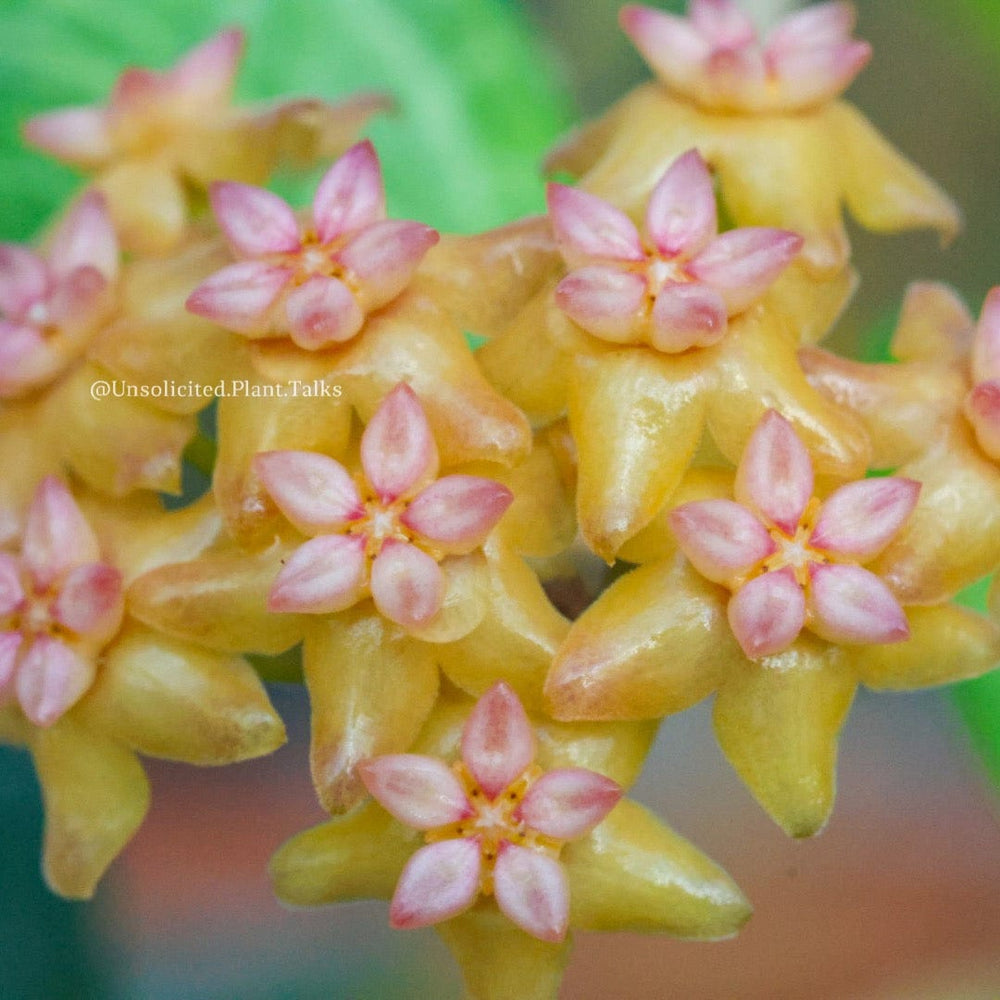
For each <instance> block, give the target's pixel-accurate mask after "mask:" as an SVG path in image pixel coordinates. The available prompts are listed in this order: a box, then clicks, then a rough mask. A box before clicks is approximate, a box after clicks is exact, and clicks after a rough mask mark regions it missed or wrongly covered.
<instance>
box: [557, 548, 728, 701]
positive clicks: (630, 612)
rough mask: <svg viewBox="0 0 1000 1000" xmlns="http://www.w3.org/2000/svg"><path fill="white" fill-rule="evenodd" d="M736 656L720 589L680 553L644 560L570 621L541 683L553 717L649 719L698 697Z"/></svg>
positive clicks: (700, 697) (709, 688)
mask: <svg viewBox="0 0 1000 1000" xmlns="http://www.w3.org/2000/svg"><path fill="white" fill-rule="evenodd" d="M742 659H743V654H742V652H741V651H740V649H739V646H738V645H737V643H736V640H735V639H734V638H733V635H732V630H731V629H730V628H729V623H728V621H727V619H726V594H725V591H724V590H723V589H722V588H721V587H717V586H715V585H714V584H711V583H709V582H708V581H707V580H705V579H704V578H703V577H702V576H700V575H699V574H697V573H696V572H695V571H694V570H693V569H692V568H691V566H690V565H689V564H688V563H687V562H686V560H684V559H683V558H681V557H677V558H676V559H674V560H669V561H666V560H665V561H663V562H656V563H648V564H647V565H645V566H642V567H640V568H639V569H637V570H634V571H633V572H631V573H629V574H627V575H626V576H623V577H622V578H621V579H619V580H617V581H616V582H615V583H614V584H613V585H612V586H611V587H609V588H608V589H607V590H606V591H605V592H604V593H603V594H602V595H601V597H600V598H599V599H598V600H597V601H596V602H595V603H594V604H592V605H591V606H590V607H589V608H588V609H587V610H586V611H585V612H584V613H583V614H582V615H581V616H580V617H579V618H578V619H577V620H576V622H574V624H573V627H572V628H571V629H570V633H569V635H568V636H567V638H566V641H565V642H564V643H563V645H562V647H561V648H560V650H559V652H558V653H557V655H556V658H555V661H554V663H553V665H552V670H551V672H550V674H549V676H548V679H547V680H546V682H545V694H546V697H547V698H548V701H549V704H550V705H551V707H552V713H553V715H554V716H555V717H556V718H559V719H652V718H659V717H660V716H663V715H668V714H670V713H673V712H679V711H681V710H683V709H685V708H690V707H691V705H694V704H695V703H697V702H699V701H701V699H702V698H704V697H706V696H707V695H709V694H710V693H711V692H712V691H713V690H715V688H716V687H717V686H718V684H719V682H720V681H721V680H722V678H723V677H724V676H725V674H726V671H727V670H730V669H732V667H733V666H734V664H735V663H737V662H738V661H741V660H742Z"/></svg>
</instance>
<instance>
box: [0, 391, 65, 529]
mask: <svg viewBox="0 0 1000 1000" xmlns="http://www.w3.org/2000/svg"><path fill="white" fill-rule="evenodd" d="M38 414H39V406H38V404H36V403H35V402H30V403H12V402H8V401H7V400H4V402H3V405H2V406H0V469H3V470H4V473H3V475H2V476H0V545H3V544H5V543H6V542H7V541H8V540H10V539H12V538H13V537H14V536H15V535H16V534H17V532H18V525H19V523H20V521H21V519H22V515H23V513H24V511H25V509H26V508H27V506H28V504H29V502H30V501H31V498H32V496H34V493H35V489H36V488H37V486H38V483H39V482H40V481H41V480H42V479H43V478H44V477H45V476H46V475H48V473H50V472H55V471H56V470H57V468H58V465H59V454H58V451H57V450H56V444H55V442H56V440H58V436H57V428H56V427H54V426H52V424H51V423H49V422H47V421H43V420H41V419H39V416H38Z"/></svg>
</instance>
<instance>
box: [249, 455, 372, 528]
mask: <svg viewBox="0 0 1000 1000" xmlns="http://www.w3.org/2000/svg"><path fill="white" fill-rule="evenodd" d="M253 468H254V472H255V473H256V474H257V476H258V477H259V478H260V481H261V482H262V483H263V484H264V488H265V489H266V490H267V492H268V493H270V494H271V499H272V500H274V502H275V503H276V504H277V505H278V508H279V509H280V510H281V513H282V514H284V515H285V517H287V518H288V520H289V521H291V522H292V524H294V525H295V527H297V528H299V529H300V530H301V531H304V532H305V533H306V534H311V533H314V532H319V531H324V530H326V531H329V530H331V529H334V528H340V527H342V526H343V525H345V524H347V523H348V522H349V521H356V520H357V519H358V518H360V517H363V516H364V513H365V508H364V504H363V503H362V502H361V497H360V496H359V495H358V490H357V487H356V486H355V485H354V480H353V479H352V478H351V474H350V473H349V472H348V471H347V469H345V468H344V467H343V466H342V465H341V464H340V462H338V461H336V460H335V459H332V458H330V457H329V456H327V455H321V454H319V453H318V452H315V451H264V452H259V453H258V454H256V455H255V456H254V459H253Z"/></svg>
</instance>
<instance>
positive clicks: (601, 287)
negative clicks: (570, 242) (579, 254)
mask: <svg viewBox="0 0 1000 1000" xmlns="http://www.w3.org/2000/svg"><path fill="white" fill-rule="evenodd" d="M647 287H648V286H647V282H646V279H645V278H644V277H643V276H642V275H641V274H637V273H636V272H635V271H621V270H619V269H618V268H616V267H604V266H601V265H594V266H592V267H581V268H579V269H578V270H576V271H571V272H570V273H569V274H568V275H566V277H565V278H563V279H562V281H560V282H559V284H558V285H557V286H556V292H555V299H556V305H557V306H559V308H560V309H561V310H562V311H563V312H564V313H565V314H566V315H567V316H569V318H570V319H571V320H573V322H574V323H577V324H579V325H580V326H582V327H583V329H584V330H586V331H588V332H589V333H592V334H594V336H595V337H601V338H602V339H604V340H608V341H611V343H613V344H627V343H631V342H632V341H634V340H635V339H636V337H637V335H638V333H639V331H640V330H641V328H642V324H643V321H644V319H645V311H646V289H647Z"/></svg>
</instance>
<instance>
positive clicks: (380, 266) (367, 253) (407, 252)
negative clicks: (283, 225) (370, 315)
mask: <svg viewBox="0 0 1000 1000" xmlns="http://www.w3.org/2000/svg"><path fill="white" fill-rule="evenodd" d="M440 238H441V237H440V235H439V234H438V232H437V230H436V229H431V227H430V226H425V225H423V224H422V223H419V222H406V221H403V220H400V219H387V220H385V221H384V222H374V223H372V224H371V225H370V226H365V228H364V229H362V230H361V231H360V232H359V233H358V234H357V236H355V237H354V238H353V239H352V240H351V241H350V242H349V243H348V244H347V246H346V247H344V249H343V250H342V251H341V252H340V253H338V254H337V255H336V259H337V260H339V261H340V263H341V264H342V265H343V266H344V267H346V268H347V269H348V270H349V271H350V272H351V274H352V275H353V277H354V279H355V281H356V282H357V284H358V286H359V287H360V291H361V294H362V296H363V298H364V304H365V308H366V309H368V310H373V309H379V308H381V307H382V306H384V305H386V304H387V303H389V302H391V301H392V300H393V299H394V298H396V296H397V295H399V293H400V292H402V291H403V289H404V288H406V286H407V285H408V284H409V283H410V279H411V278H412V277H413V273H414V272H415V271H416V269H417V267H418V265H419V264H420V261H421V260H422V259H423V257H424V254H426V253H427V251H428V250H430V248H431V247H432V246H434V244H435V243H437V241H438V240H439V239H440Z"/></svg>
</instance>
